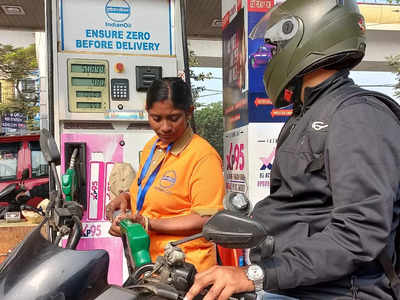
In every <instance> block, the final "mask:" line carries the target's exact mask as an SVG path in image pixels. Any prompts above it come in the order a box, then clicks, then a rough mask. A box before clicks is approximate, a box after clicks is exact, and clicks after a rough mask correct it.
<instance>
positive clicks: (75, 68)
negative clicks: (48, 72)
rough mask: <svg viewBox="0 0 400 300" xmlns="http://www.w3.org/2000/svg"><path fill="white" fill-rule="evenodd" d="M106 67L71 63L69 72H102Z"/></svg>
mask: <svg viewBox="0 0 400 300" xmlns="http://www.w3.org/2000/svg"><path fill="white" fill-rule="evenodd" d="M105 70H106V68H105V67H104V65H84V64H71V72H73V73H103V74H104V72H105Z"/></svg>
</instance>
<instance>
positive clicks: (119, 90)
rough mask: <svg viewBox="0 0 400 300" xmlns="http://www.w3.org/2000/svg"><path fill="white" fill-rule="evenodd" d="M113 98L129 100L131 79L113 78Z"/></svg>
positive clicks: (114, 99)
mask: <svg viewBox="0 0 400 300" xmlns="http://www.w3.org/2000/svg"><path fill="white" fill-rule="evenodd" d="M111 99H112V100H113V101H121V100H129V79H122V78H120V79H111Z"/></svg>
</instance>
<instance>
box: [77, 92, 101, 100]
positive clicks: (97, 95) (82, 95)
mask: <svg viewBox="0 0 400 300" xmlns="http://www.w3.org/2000/svg"><path fill="white" fill-rule="evenodd" d="M76 97H77V98H101V92H91V91H76Z"/></svg>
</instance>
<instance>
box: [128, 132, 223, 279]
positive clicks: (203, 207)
mask: <svg viewBox="0 0 400 300" xmlns="http://www.w3.org/2000/svg"><path fill="white" fill-rule="evenodd" d="M156 141H157V136H155V137H153V138H152V139H151V140H150V141H149V142H147V144H146V145H145V147H144V149H143V152H142V155H141V160H140V169H139V172H138V173H137V175H136V176H137V177H136V178H135V180H134V181H133V183H132V185H131V188H130V196H131V207H132V213H133V214H134V213H136V198H137V192H138V185H137V179H138V177H139V176H140V173H141V171H142V168H143V165H144V163H145V161H146V159H147V157H148V156H149V155H150V152H151V149H152V146H153V145H154V143H155V142H156ZM160 161H162V164H161V168H160V170H159V172H158V174H157V176H156V178H155V180H154V182H153V184H152V185H151V187H150V188H149V189H148V192H147V194H146V198H145V200H144V204H143V208H142V210H141V214H142V215H144V216H147V217H149V218H152V219H161V218H173V217H177V216H185V215H189V214H192V213H197V214H199V215H202V216H204V215H213V214H215V213H216V212H217V211H218V210H221V209H222V208H223V204H222V202H223V197H224V194H225V187H224V178H223V175H222V162H221V158H220V157H219V155H218V153H217V152H216V151H215V149H214V148H213V147H212V146H211V145H210V144H209V143H208V142H207V141H206V140H204V139H203V138H201V137H200V136H198V135H197V134H193V132H192V129H191V128H190V127H188V128H187V129H186V131H185V132H184V134H183V136H182V137H180V138H179V139H178V140H177V141H176V142H175V143H174V145H173V146H172V148H171V150H170V151H169V152H168V154H166V145H162V144H161V143H160V142H158V144H157V148H156V151H155V153H154V156H153V159H152V162H151V164H150V168H149V170H148V172H147V174H146V176H145V178H144V179H143V181H142V187H144V185H145V184H146V182H147V180H148V178H149V176H150V174H151V173H152V172H153V170H154V169H155V168H156V167H157V166H158V164H159V162H160ZM149 236H150V254H151V257H152V260H153V261H155V259H156V258H157V256H159V255H163V253H164V247H165V245H166V244H167V243H168V242H170V241H176V240H179V239H181V238H183V237H184V236H179V235H167V234H159V233H157V232H152V231H151V230H150V231H149ZM180 247H181V249H182V250H183V251H184V252H185V254H186V261H188V262H190V263H192V264H194V265H195V266H196V268H197V270H198V271H202V270H205V269H208V268H209V267H211V266H213V265H215V264H216V250H215V245H214V244H212V243H210V242H207V241H206V240H205V239H197V240H194V241H191V242H188V243H185V244H182V245H180Z"/></svg>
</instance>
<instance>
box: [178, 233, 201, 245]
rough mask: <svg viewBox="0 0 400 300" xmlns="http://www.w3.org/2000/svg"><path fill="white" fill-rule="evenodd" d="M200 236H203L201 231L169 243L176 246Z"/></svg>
mask: <svg viewBox="0 0 400 300" xmlns="http://www.w3.org/2000/svg"><path fill="white" fill-rule="evenodd" d="M202 237H203V233H201V232H200V233H196V234H194V235H191V236H188V237H185V238H183V239H181V240H178V241H175V242H171V245H172V246H178V245H180V244H183V243H187V242H190V241H193V240H196V239H199V238H202Z"/></svg>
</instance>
